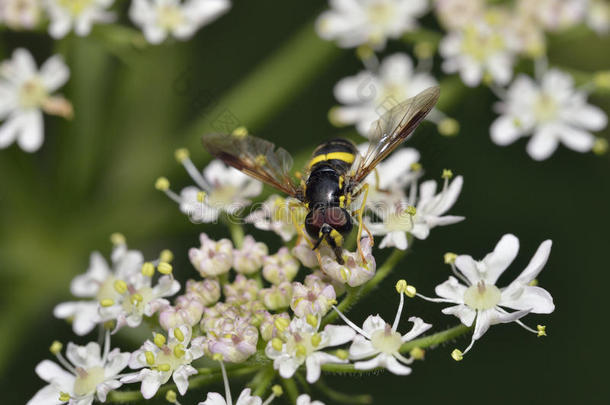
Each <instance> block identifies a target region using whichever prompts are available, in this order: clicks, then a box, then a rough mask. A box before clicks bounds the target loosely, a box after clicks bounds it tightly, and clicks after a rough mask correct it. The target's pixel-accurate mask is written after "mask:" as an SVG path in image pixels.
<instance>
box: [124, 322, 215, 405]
mask: <svg viewBox="0 0 610 405" xmlns="http://www.w3.org/2000/svg"><path fill="white" fill-rule="evenodd" d="M153 335H154V339H153V341H152V342H151V341H150V340H147V341H146V342H144V344H143V345H142V347H141V348H140V349H138V350H136V351H135V352H133V353H132V355H131V359H130V360H129V367H131V368H133V369H141V370H140V371H139V372H137V373H133V374H130V375H127V376H125V377H123V378H121V382H123V383H133V382H138V381H141V382H142V388H141V391H142V396H143V397H144V398H146V399H149V398H152V397H153V396H154V395H155V394H156V393H157V390H158V389H159V387H160V386H161V385H162V384H165V383H166V382H167V381H168V380H169V379H170V377H172V378H173V380H174V383H175V384H176V387H177V388H178V391H179V392H180V394H181V395H184V394H185V393H186V391H187V389H188V384H189V383H188V378H189V377H190V376H192V375H195V374H197V370H196V369H195V368H194V367H193V366H191V362H192V361H193V360H196V359H198V358H200V357H201V356H203V347H204V338H203V337H202V336H200V337H196V338H195V339H193V340H192V341H191V336H192V330H191V327H190V326H187V325H183V326H180V327H178V328H172V329H170V330H169V332H168V339H166V338H165V336H164V335H161V334H159V333H154V334H153Z"/></svg>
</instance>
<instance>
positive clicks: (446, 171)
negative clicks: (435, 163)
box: [441, 169, 453, 180]
mask: <svg viewBox="0 0 610 405" xmlns="http://www.w3.org/2000/svg"><path fill="white" fill-rule="evenodd" d="M441 177H442V178H443V179H447V180H448V179H450V178H452V177H453V172H452V171H451V170H449V169H443V174H442V176H441Z"/></svg>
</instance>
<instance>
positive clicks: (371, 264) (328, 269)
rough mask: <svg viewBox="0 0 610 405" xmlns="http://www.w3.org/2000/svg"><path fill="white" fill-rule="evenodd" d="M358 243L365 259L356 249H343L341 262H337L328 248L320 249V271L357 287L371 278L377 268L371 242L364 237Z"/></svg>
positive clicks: (338, 280)
mask: <svg viewBox="0 0 610 405" xmlns="http://www.w3.org/2000/svg"><path fill="white" fill-rule="evenodd" d="M360 245H361V247H362V251H363V253H364V257H365V259H366V260H365V261H363V260H362V257H361V256H360V253H359V252H358V251H356V252H348V251H347V250H344V251H343V260H344V263H343V264H339V263H338V262H337V260H336V259H335V256H334V254H333V252H332V251H331V250H330V249H328V248H323V249H320V253H321V254H322V271H323V272H324V273H326V274H327V275H328V276H329V277H331V278H332V279H333V280H335V281H337V282H340V283H343V284H347V285H349V286H351V287H357V286H359V285H362V284H364V283H366V282H367V281H369V280H370V279H371V278H373V276H374V275H375V270H376V269H377V265H376V263H375V258H374V257H373V255H372V253H371V251H372V247H373V244H372V241H371V240H370V239H369V238H368V237H365V238H362V241H361V242H360Z"/></svg>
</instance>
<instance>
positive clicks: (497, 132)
mask: <svg viewBox="0 0 610 405" xmlns="http://www.w3.org/2000/svg"><path fill="white" fill-rule="evenodd" d="M490 133H491V140H492V141H493V142H494V143H495V144H497V145H500V146H505V145H510V144H511V143H513V142H515V141H516V140H517V139H519V138H520V137H521V136H522V135H523V133H522V132H521V128H520V127H518V126H517V125H515V118H513V117H511V116H509V115H502V116H500V117H498V118H496V120H495V121H494V122H493V124H491V128H490Z"/></svg>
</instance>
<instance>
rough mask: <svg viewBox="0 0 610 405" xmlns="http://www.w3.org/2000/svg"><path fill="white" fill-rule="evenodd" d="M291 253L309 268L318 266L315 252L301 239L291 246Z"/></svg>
mask: <svg viewBox="0 0 610 405" xmlns="http://www.w3.org/2000/svg"><path fill="white" fill-rule="evenodd" d="M291 252H292V255H293V256H294V257H296V258H297V259H299V261H300V262H301V264H302V265H303V266H305V267H308V268H310V269H313V268H316V267H318V264H319V263H318V258H317V256H316V252H315V251H314V250H313V249H312V248H311V246H309V244H307V242H305V240H302V241H301V243H299V244H298V245H296V246H295V247H293V248H292V251H291Z"/></svg>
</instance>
